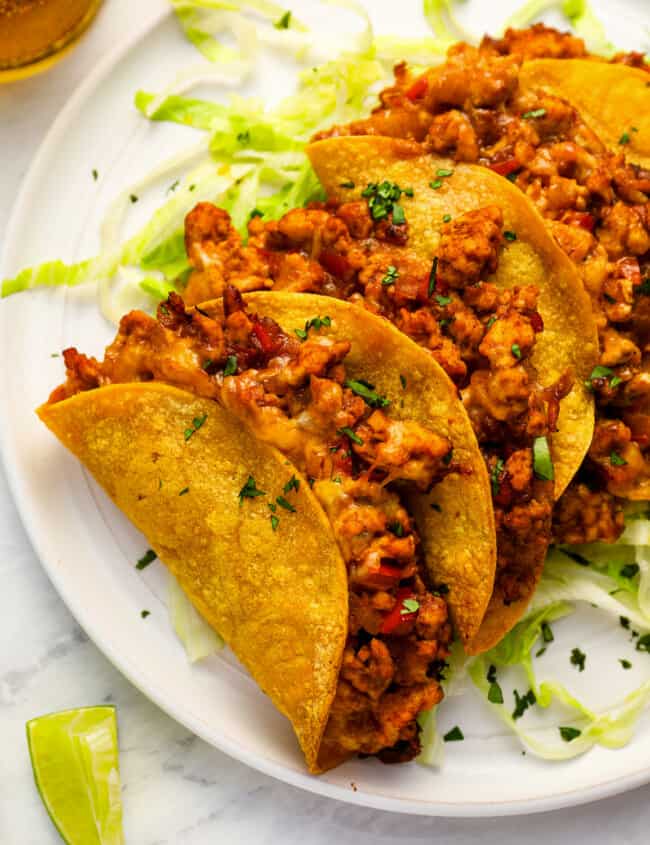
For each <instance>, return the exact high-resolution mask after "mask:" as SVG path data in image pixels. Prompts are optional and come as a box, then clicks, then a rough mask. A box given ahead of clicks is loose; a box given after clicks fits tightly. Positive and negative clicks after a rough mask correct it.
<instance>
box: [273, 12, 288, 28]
mask: <svg viewBox="0 0 650 845" xmlns="http://www.w3.org/2000/svg"><path fill="white" fill-rule="evenodd" d="M290 24H291V12H290V11H286V12H285V13H284V14H283V15H282V17H281V18H280V19H279V20H277V21H276V22H275V23H274V24H273V26H274V27H275V28H276V29H289V26H290Z"/></svg>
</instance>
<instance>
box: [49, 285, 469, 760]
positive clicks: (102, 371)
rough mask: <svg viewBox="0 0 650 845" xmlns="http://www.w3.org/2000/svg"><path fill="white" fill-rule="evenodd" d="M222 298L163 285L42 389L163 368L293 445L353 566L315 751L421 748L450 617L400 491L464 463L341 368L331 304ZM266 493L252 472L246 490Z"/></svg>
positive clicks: (285, 508) (278, 522) (74, 388)
mask: <svg viewBox="0 0 650 845" xmlns="http://www.w3.org/2000/svg"><path fill="white" fill-rule="evenodd" d="M223 305H224V317H223V319H222V320H218V319H212V318H211V317H209V316H207V315H206V314H205V313H203V312H202V310H201V309H192V310H186V308H185V305H184V303H183V301H182V299H181V298H180V297H179V296H178V295H176V294H171V295H170V297H169V299H168V300H167V302H164V303H161V304H160V305H159V307H158V314H157V319H154V318H152V317H149V316H148V315H146V314H144V313H142V312H137V311H134V312H131V313H130V314H127V315H126V316H125V317H124V318H123V319H122V321H121V324H120V328H119V333H118V335H117V337H116V339H115V341H114V342H113V343H112V344H111V345H110V346H109V347H108V348H107V349H106V354H105V357H104V360H103V361H101V362H100V361H97V360H95V359H94V358H89V357H86V356H85V355H82V354H80V353H79V352H77V351H76V350H75V349H67V350H65V352H64V358H65V363H66V366H67V380H66V382H65V383H64V384H63V385H61V386H60V387H59V388H57V389H56V390H55V391H54V392H53V394H52V396H51V397H50V403H58V402H62V401H64V400H66V399H67V398H68V397H71V396H74V395H75V394H77V393H78V392H80V391H87V390H94V389H95V388H101V387H104V386H106V385H110V384H116V383H124V382H128V383H134V382H148V381H159V382H165V383H166V384H169V385H173V386H176V387H180V388H182V389H183V390H185V391H189V392H191V393H193V394H195V395H196V396H199V397H204V398H207V399H211V400H216V401H217V402H218V403H219V404H220V405H221V406H223V407H225V408H226V409H228V410H229V411H230V412H232V413H233V415H234V416H235V417H236V418H238V419H239V420H241V421H243V422H245V423H246V425H247V426H248V427H249V428H250V429H251V430H252V431H253V432H254V434H255V435H256V437H258V438H259V439H261V440H263V441H265V442H267V443H269V444H272V445H274V446H275V447H277V448H278V449H279V450H280V451H281V452H282V453H283V454H284V455H285V456H287V457H288V458H290V459H291V461H292V464H293V466H294V467H295V468H297V469H298V470H299V471H300V472H301V473H302V474H303V477H306V478H307V479H308V483H309V485H310V486H311V487H312V490H313V493H314V494H315V495H316V497H317V499H318V500H319V501H320V502H321V504H322V506H323V508H324V510H325V512H326V513H327V515H328V518H329V522H330V524H331V526H332V529H333V532H334V535H335V538H336V541H337V543H338V546H339V548H340V551H341V553H342V556H343V559H344V561H345V563H346V566H347V572H348V586H349V624H348V634H347V641H346V642H345V647H344V649H343V655H342V663H341V669H340V674H339V679H338V686H337V689H336V694H335V696H334V701H333V704H332V707H331V712H330V716H329V721H328V723H327V728H326V730H325V734H324V738H323V743H322V746H321V753H320V756H319V760H320V765H322V767H324V768H327V767H329V766H331V765H335V764H336V763H337V762H340V761H341V760H342V759H345V758H346V757H347V756H350V755H352V754H363V755H376V756H378V757H379V758H380V759H381V760H383V761H384V762H402V761H406V760H410V759H412V758H413V757H414V756H415V755H416V754H417V753H418V751H419V748H420V745H419V728H418V724H417V721H416V719H417V716H418V714H420V713H422V712H424V711H427V710H429V709H431V708H432V707H433V706H434V705H436V704H437V703H438V702H439V701H440V700H441V698H442V695H443V693H442V689H441V686H440V678H441V673H442V670H443V668H444V666H445V658H446V657H447V656H448V648H449V644H450V641H451V636H452V631H451V625H450V623H449V621H448V612H447V604H446V601H445V594H446V592H447V586H446V585H444V584H438V585H427V583H426V575H425V573H424V569H423V564H422V554H421V547H420V540H419V537H418V532H417V529H416V526H415V523H414V520H413V518H412V517H411V515H410V513H409V510H408V509H407V505H406V498H405V497H406V494H407V493H408V492H409V491H427V490H429V489H430V488H432V487H433V486H434V485H436V484H437V483H438V482H439V481H440V480H441V479H443V478H444V477H445V476H447V475H449V474H450V473H458V472H463V471H471V468H467V467H463V466H461V465H460V464H459V463H458V461H457V460H456V459H455V457H454V451H453V444H452V442H451V441H450V440H449V439H448V438H447V437H445V436H441V435H440V434H437V433H435V432H434V431H432V430H429V429H427V428H425V427H424V426H423V425H421V424H419V423H418V422H416V421H414V420H408V419H407V420H404V419H397V418H395V417H394V416H392V415H391V409H390V403H389V402H388V400H386V399H385V398H384V397H382V396H381V395H379V394H378V393H377V392H375V390H374V388H373V385H372V384H368V383H367V382H360V381H355V380H353V379H350V378H348V376H347V374H346V356H347V354H348V352H349V350H350V344H349V343H348V342H344V341H338V340H333V339H332V338H330V337H328V335H327V327H328V321H329V318H328V317H326V316H324V315H323V316H322V317H318V318H314V319H313V320H311V321H310V322H311V324H310V325H308V326H305V329H304V330H302V331H300V332H299V333H298V336H293V337H292V336H290V335H289V334H287V333H286V332H285V331H283V330H282V329H281V328H280V326H279V325H278V324H277V323H276V322H274V321H273V320H271V319H269V318H267V317H259V316H257V315H256V314H254V313H248V312H247V310H246V308H245V306H244V303H243V301H242V298H241V295H240V293H239V291H237V289H236V288H234V287H232V286H228V287H226V288H225V290H224V300H223ZM200 424H201V420H200V419H199V420H195V421H194V424H193V428H192V429H189V430H188V432H186V437H192V436H194V432H195V430H198V427H200ZM223 448H224V449H227V448H228V444H227V443H224V444H223ZM299 486H300V481H299V480H298V478H297V477H296V476H295V475H294V476H292V478H291V479H290V480H289V482H287V484H286V485H285V486H284V493H283V495H281V496H278V497H277V498H276V500H275V502H271V503H269V505H268V507H269V513H268V519H269V521H270V524H271V527H272V529H273V531H274V532H282V531H283V523H286V521H287V520H290V519H291V515H292V512H295V507H294V505H293V504H292V494H293V492H294V491H297V490H298V489H299ZM260 494H261V491H259V490H257V488H256V485H255V482H254V479H253V478H250V479H249V481H248V482H247V485H245V486H244V488H243V489H242V490H241V493H240V497H241V501H242V503H243V504H245V503H246V501H247V500H249V499H254V498H256V497H257V496H258V495H260ZM293 498H295V496H294V497H293ZM313 564H314V566H318V561H317V560H314V561H313ZM269 565H270V566H272V565H273V564H272V562H269Z"/></svg>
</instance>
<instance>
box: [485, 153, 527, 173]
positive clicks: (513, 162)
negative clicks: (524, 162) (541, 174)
mask: <svg viewBox="0 0 650 845" xmlns="http://www.w3.org/2000/svg"><path fill="white" fill-rule="evenodd" d="M520 169H521V164H520V163H519V161H518V160H517V159H516V158H514V157H513V158H506V159H504V160H503V161H493V162H492V164H490V170H494V172H495V173H498V174H499V176H509V175H510V174H511V173H514V172H515V170H520Z"/></svg>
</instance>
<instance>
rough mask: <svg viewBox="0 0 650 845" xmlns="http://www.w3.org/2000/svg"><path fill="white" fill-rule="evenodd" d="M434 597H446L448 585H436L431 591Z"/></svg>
mask: <svg viewBox="0 0 650 845" xmlns="http://www.w3.org/2000/svg"><path fill="white" fill-rule="evenodd" d="M431 592H432V593H433V595H434V596H446V595H447V593H448V592H449V585H448V584H436V585H435V586H434V588H433V589H432V590H431Z"/></svg>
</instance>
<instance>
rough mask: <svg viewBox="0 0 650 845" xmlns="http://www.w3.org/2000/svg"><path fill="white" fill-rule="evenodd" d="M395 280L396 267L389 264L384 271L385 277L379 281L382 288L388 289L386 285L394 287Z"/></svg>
mask: <svg viewBox="0 0 650 845" xmlns="http://www.w3.org/2000/svg"><path fill="white" fill-rule="evenodd" d="M397 279H399V271H398V269H397V267H395V266H393V265H392V264H391V265H390V266H389V267H388V269H387V270H386V275H385V276H384V278H383V279H382V280H381V283H382V285H384V287H388V285H394V284H395V282H396V281H397Z"/></svg>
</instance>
